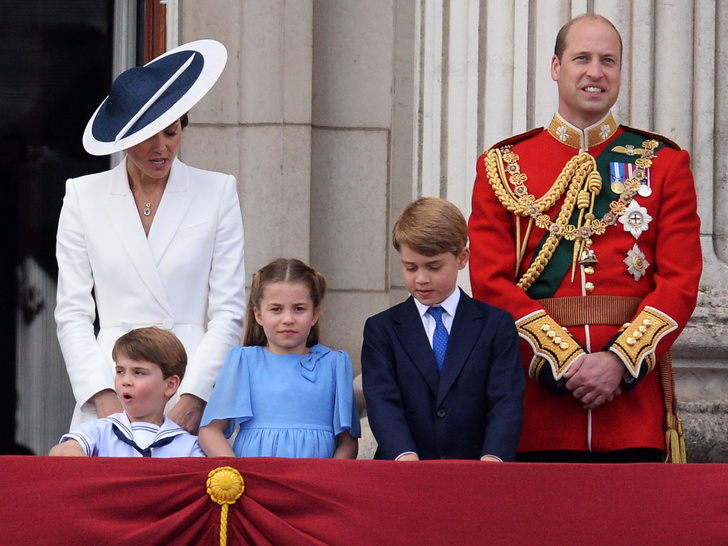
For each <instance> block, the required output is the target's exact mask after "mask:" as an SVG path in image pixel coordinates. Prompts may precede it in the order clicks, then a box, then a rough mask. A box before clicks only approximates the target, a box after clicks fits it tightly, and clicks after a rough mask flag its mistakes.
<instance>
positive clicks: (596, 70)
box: [470, 14, 702, 462]
mask: <svg viewBox="0 0 728 546" xmlns="http://www.w3.org/2000/svg"><path fill="white" fill-rule="evenodd" d="M554 53H555V54H554V57H553V59H552V63H551V74H552V78H553V79H554V81H556V83H557V85H558V91H559V110H558V113H557V114H556V115H554V118H553V120H552V122H551V125H550V126H549V127H548V128H547V129H537V130H533V131H530V132H528V133H525V134H522V135H518V136H516V137H513V138H511V139H508V140H506V141H503V142H501V143H499V144H496V145H495V146H494V147H493V148H491V149H490V150H488V152H486V153H485V154H483V156H481V157H480V158H479V160H478V165H477V178H476V181H475V188H474V192H473V212H472V215H471V217H470V240H471V249H472V257H471V261H470V277H471V283H472V287H473V294H474V296H475V297H476V298H478V299H481V300H484V301H486V302H488V303H491V304H493V305H496V306H498V307H501V308H504V309H507V310H509V311H510V312H511V313H512V314H513V316H514V318H515V320H516V325H517V327H518V332H519V334H520V336H521V338H522V340H523V341H522V342H521V349H522V357H523V365H524V368H525V370H526V373H527V374H528V377H529V380H528V381H527V388H526V399H525V418H524V424H523V431H522V434H521V440H520V445H519V448H518V449H519V455H518V459H519V460H525V461H564V462H570V461H574V462H592V461H593V462H599V461H604V462H620V461H625V462H629V461H635V462H636V461H659V460H662V459H663V457H664V456H665V455H664V453H665V452H666V451H667V453H668V458H673V459H679V456H678V455H675V454H674V453H673V454H672V457H671V450H672V449H673V446H671V445H668V446H667V448H666V426H667V428H668V436H667V437H668V439H670V438H675V436H676V432H677V431H676V429H677V428H679V423H677V421H676V418H675V416H674V415H672V414H671V413H670V412H669V411H668V412H666V409H665V408H666V406H665V404H666V397H665V395H667V399H668V402H669V398H670V396H671V395H672V392H671V388H670V387H671V385H670V381H671V379H672V370H671V367H669V355H667V356H666V353H667V352H668V350H669V348H670V346H671V345H672V343H673V342H674V341H675V339H676V338H677V336H678V335H679V333H680V332H681V331H682V329H683V327H684V326H685V324H686V323H687V321H688V319H689V318H690V315H691V314H692V312H693V310H694V308H695V304H696V299H697V291H698V283H699V280H700V273H701V270H702V259H701V252H700V242H699V230H700V220H699V218H698V215H697V203H696V193H695V186H694V182H693V176H692V173H691V171H690V164H689V161H690V159H689V156H688V153H687V152H685V151H682V150H680V148H679V147H678V146H677V145H675V144H674V143H672V142H670V141H668V140H667V139H666V138H664V137H661V136H659V135H654V134H651V133H646V132H644V131H638V130H636V129H632V128H629V127H624V126H619V125H617V124H616V122H615V121H614V118H613V117H612V115H611V108H612V106H613V105H614V103H615V101H616V100H617V96H618V94H619V87H620V83H621V60H622V40H621V37H620V36H619V33H618V32H617V30H616V28H615V27H614V25H612V23H611V22H609V21H608V20H607V19H605V18H603V17H601V16H598V15H594V14H587V15H583V16H580V17H577V18H576V19H574V20H572V21H570V22H569V23H567V24H566V25H565V26H564V27H563V28H562V29H561V31H560V32H559V35H558V37H557V39H556V47H555V51H554ZM661 359H662V360H661ZM661 376H662V379H663V380H664V381H666V383H665V385H666V387H665V388H663V386H662V385H661ZM668 409H670V408H668ZM669 443H670V442H668V444H669ZM676 443H677V442H676ZM675 453H678V454H679V450H678V451H677V452H675Z"/></svg>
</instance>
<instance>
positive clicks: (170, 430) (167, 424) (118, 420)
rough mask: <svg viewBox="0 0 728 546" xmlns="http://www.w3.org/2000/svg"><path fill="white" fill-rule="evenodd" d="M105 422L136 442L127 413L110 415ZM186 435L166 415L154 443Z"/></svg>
mask: <svg viewBox="0 0 728 546" xmlns="http://www.w3.org/2000/svg"><path fill="white" fill-rule="evenodd" d="M104 420H105V421H109V422H111V423H112V424H114V425H116V427H117V428H118V429H119V430H120V431H121V433H122V434H123V435H124V436H126V437H127V438H128V439H130V440H132V441H134V433H133V432H132V425H131V421H129V416H128V415H127V414H126V412H125V411H124V412H121V413H114V414H113V415H109V416H108V417H105V418H104ZM184 433H185V430H184V429H183V428H181V427H180V426H179V425H178V424H177V423H175V422H174V421H172V420H171V419H170V418H169V417H167V416H166V415H165V416H164V422H163V423H162V426H161V427H159V431H158V432H157V434H156V435H155V436H154V440H153V442H156V441H157V440H161V439H163V438H169V437H173V436H179V435H180V434H184Z"/></svg>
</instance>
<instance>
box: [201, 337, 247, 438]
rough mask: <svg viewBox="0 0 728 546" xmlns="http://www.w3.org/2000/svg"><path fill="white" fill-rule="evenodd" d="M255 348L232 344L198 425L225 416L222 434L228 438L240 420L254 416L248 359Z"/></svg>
mask: <svg viewBox="0 0 728 546" xmlns="http://www.w3.org/2000/svg"><path fill="white" fill-rule="evenodd" d="M255 349H256V347H233V348H232V349H231V350H230V352H229V353H228V356H227V358H226V359H225V364H223V366H222V370H220V375H219V376H218V378H217V382H216V383H215V388H214V389H213V391H212V396H210V400H209V401H208V403H207V407H206V408H205V412H204V413H203V414H202V421H201V422H200V426H202V427H204V426H206V425H209V424H210V423H211V422H212V421H214V420H223V419H228V420H229V421H228V426H227V428H226V429H225V437H226V438H229V437H230V436H232V434H233V432H235V429H236V428H238V426H239V425H240V424H241V423H244V422H245V421H248V420H249V419H251V418H252V417H253V409H252V407H251V404H250V374H249V369H248V364H247V358H249V357H250V356H251V355H250V352H251V351H254V350H255Z"/></svg>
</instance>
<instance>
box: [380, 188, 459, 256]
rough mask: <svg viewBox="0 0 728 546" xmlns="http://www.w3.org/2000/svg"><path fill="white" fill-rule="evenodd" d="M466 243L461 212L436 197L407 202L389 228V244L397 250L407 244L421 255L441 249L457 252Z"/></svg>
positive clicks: (432, 254) (437, 252)
mask: <svg viewBox="0 0 728 546" xmlns="http://www.w3.org/2000/svg"><path fill="white" fill-rule="evenodd" d="M467 244H468V223H467V222H466V221H465V216H463V213H462V212H460V209H459V208H457V207H456V206H455V205H453V204H452V203H451V202H450V201H446V200H445V199H439V198H437V197H422V198H420V199H418V200H417V201H413V202H412V203H410V204H409V205H407V206H406V207H405V208H404V210H403V211H402V213H401V214H400V215H399V218H397V221H396V222H395V223H394V229H393V230H392V245H394V248H395V249H396V250H397V252H399V249H400V247H401V246H402V245H407V246H408V247H409V248H411V249H412V250H414V251H415V252H417V253H418V254H422V255H423V256H435V255H437V254H442V253H443V252H452V253H453V254H454V255H455V256H458V255H459V254H460V252H462V250H463V249H464V248H465V247H466V246H467Z"/></svg>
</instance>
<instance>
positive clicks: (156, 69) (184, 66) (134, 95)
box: [83, 40, 227, 155]
mask: <svg viewBox="0 0 728 546" xmlns="http://www.w3.org/2000/svg"><path fill="white" fill-rule="evenodd" d="M226 62H227V50H226V49H225V46H224V45H222V44H221V43H220V42H217V41H215V40H197V41H195V42H190V43H188V44H183V45H181V46H179V47H176V48H174V49H172V50H170V51H168V52H166V53H164V54H163V55H160V56H159V57H157V58H156V59H154V60H152V61H150V62H148V63H147V64H145V65H144V66H138V67H135V68H130V69H129V70H126V71H125V72H123V73H121V74H120V75H119V77H117V78H116V80H114V83H113V84H112V85H111V92H110V93H109V96H108V97H106V99H104V102H102V103H101V106H99V107H98V108H97V109H96V112H94V115H93V116H91V119H90V120H89V122H88V124H87V125H86V130H85V131H84V133H83V147H84V148H86V151H87V152H88V153H90V154H92V155H108V154H112V153H114V152H119V151H122V150H126V149H128V148H131V147H132V146H134V145H136V144H139V143H140V142H144V141H145V140H146V139H148V138H149V137H151V136H154V135H155V134H157V133H158V132H159V131H162V130H164V129H165V128H167V127H169V126H170V125H172V123H174V122H175V121H176V120H178V119H179V118H181V117H182V116H183V115H184V114H185V113H187V111H188V110H189V109H190V108H192V107H193V106H194V105H195V104H197V102H198V101H199V100H200V99H201V98H202V97H204V96H205V94H207V92H208V91H209V90H210V89H211V88H212V86H213V85H214V84H215V82H216V81H217V79H218V78H219V77H220V74H222V71H223V68H225V63H226Z"/></svg>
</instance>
